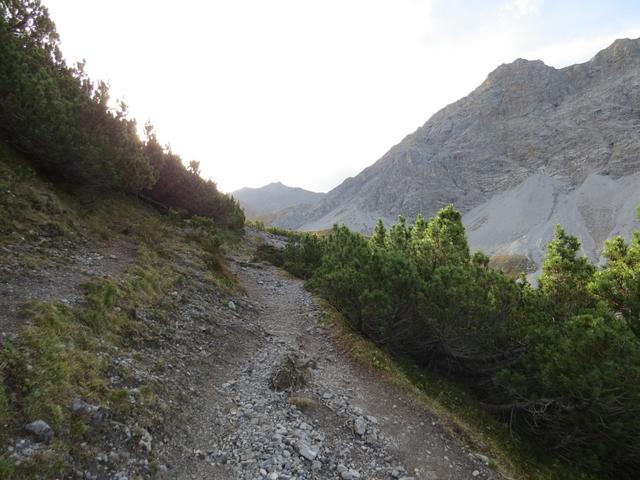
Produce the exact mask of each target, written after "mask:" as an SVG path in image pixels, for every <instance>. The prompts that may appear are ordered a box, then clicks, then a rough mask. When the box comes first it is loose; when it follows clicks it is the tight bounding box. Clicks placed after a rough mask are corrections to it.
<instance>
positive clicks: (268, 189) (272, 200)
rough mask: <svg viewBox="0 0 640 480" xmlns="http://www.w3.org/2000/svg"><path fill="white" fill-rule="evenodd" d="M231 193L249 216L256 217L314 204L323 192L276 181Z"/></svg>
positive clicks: (322, 195)
mask: <svg viewBox="0 0 640 480" xmlns="http://www.w3.org/2000/svg"><path fill="white" fill-rule="evenodd" d="M231 195H232V196H233V197H234V198H235V199H236V200H238V201H239V202H240V205H241V206H242V208H244V211H245V213H246V214H247V215H248V216H249V217H250V218H258V217H263V216H265V215H272V214H275V213H277V212H280V211H281V210H285V209H288V208H291V207H299V206H301V205H305V206H311V205H315V204H316V203H318V202H319V201H320V200H321V199H322V198H323V197H324V195H325V194H324V193H317V192H310V191H309V190H304V189H302V188H298V187H288V186H287V185H283V184H282V183H280V182H276V183H270V184H268V185H265V186H264V187H260V188H249V187H245V188H241V189H240V190H236V191H235V192H233V193H231Z"/></svg>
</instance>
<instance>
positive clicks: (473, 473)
mask: <svg viewBox="0 0 640 480" xmlns="http://www.w3.org/2000/svg"><path fill="white" fill-rule="evenodd" d="M471 475H472V476H474V477H477V476H478V475H480V472H479V471H478V470H474V471H473V472H471Z"/></svg>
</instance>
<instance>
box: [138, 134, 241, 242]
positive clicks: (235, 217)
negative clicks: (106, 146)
mask: <svg viewBox="0 0 640 480" xmlns="http://www.w3.org/2000/svg"><path fill="white" fill-rule="evenodd" d="M146 133H147V138H146V141H145V144H144V153H145V155H146V158H148V159H149V162H150V163H151V165H152V166H153V167H154V169H155V170H156V171H157V172H158V181H157V182H156V183H155V184H154V185H153V187H151V188H150V189H149V190H147V191H146V192H145V195H146V196H148V197H149V198H151V199H153V200H154V201H156V202H158V203H160V204H162V205H165V206H170V207H173V208H177V209H179V210H182V211H184V212H186V213H187V214H188V215H197V216H201V217H212V218H214V219H215V220H216V223H217V225H218V227H220V228H229V229H232V230H240V229H242V227H243V226H244V220H245V218H244V212H243V211H242V209H241V208H240V204H239V203H238V202H237V201H236V200H234V199H233V198H232V197H229V196H228V195H225V194H223V193H220V192H219V191H218V188H217V186H216V184H215V183H214V182H212V181H211V180H204V179H203V178H202V177H201V176H200V174H199V164H198V163H197V162H193V161H192V162H191V164H190V166H189V168H185V166H184V164H183V163H182V160H181V159H180V157H179V156H178V155H176V154H174V153H172V152H171V151H170V150H169V149H167V148H163V147H162V146H161V145H160V144H159V143H158V140H157V138H156V136H155V134H154V133H153V128H152V127H151V126H149V125H147V128H146Z"/></svg>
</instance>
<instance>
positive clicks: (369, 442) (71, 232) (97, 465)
mask: <svg viewBox="0 0 640 480" xmlns="http://www.w3.org/2000/svg"><path fill="white" fill-rule="evenodd" d="M0 173H1V174H2V175H1V176H0V186H1V187H2V188H1V189H0V219H2V223H1V226H0V426H1V427H2V428H1V429H0V478H1V479H3V480H4V479H25V478H85V479H86V478H92V479H99V480H102V479H110V480H111V479H120V480H122V479H125V478H143V479H152V478H187V476H188V478H198V479H200V478H202V479H205V478H206V479H210V478H214V479H215V478H220V479H222V478H224V479H230V478H236V479H243V478H247V479H248V478H251V479H253V478H291V477H292V476H293V475H296V476H297V477H298V478H300V477H301V476H304V477H305V478H309V479H312V478H313V479H333V478H336V476H337V475H341V476H342V478H358V477H357V476H356V475H357V474H360V475H361V476H362V477H363V478H373V477H374V476H375V475H377V474H378V473H379V472H385V473H387V474H388V475H387V476H389V475H392V474H395V475H396V477H397V476H398V475H405V473H407V472H408V471H411V474H412V475H415V478H424V479H429V478H434V476H436V477H438V478H443V476H447V475H456V476H471V475H472V474H473V472H476V471H477V472H478V473H477V474H478V475H480V474H482V478H496V479H497V478H501V475H500V474H499V473H497V472H496V471H494V470H493V469H491V468H489V467H488V466H487V463H488V460H487V459H486V457H484V456H482V455H480V456H478V455H473V454H472V451H471V450H470V449H469V447H467V446H465V445H464V444H463V442H461V441H460V440H459V439H457V438H456V437H455V436H453V435H452V434H451V433H450V429H452V428H453V427H452V426H451V425H449V423H448V422H447V421H443V419H441V418H440V417H438V416H437V415H436V414H435V413H433V412H432V411H430V410H429V409H428V408H425V407H424V405H422V404H420V403H419V402H417V401H416V400H415V399H414V398H413V397H412V396H410V395H408V394H406V393H405V392H404V391H402V389H400V388H398V386H397V385H394V384H393V383H392V382H390V381H389V382H388V381H384V380H381V378H380V376H379V374H378V373H377V372H376V371H375V370H371V369H370V367H369V366H366V365H362V364H357V363H353V361H352V360H353V359H352V358H351V357H350V356H349V354H348V353H347V352H345V351H344V350H343V349H342V347H341V346H340V345H339V343H338V342H337V340H336V338H335V337H334V335H333V334H334V327H335V326H334V325H332V324H330V323H327V322H326V321H325V319H326V317H327V315H328V314H327V313H326V312H325V310H323V307H321V305H319V304H318V302H317V300H315V299H314V298H313V296H312V295H311V294H310V293H308V292H307V291H305V290H304V286H303V282H302V281H300V280H296V279H293V278H291V277H290V276H286V275H284V274H282V273H281V272H280V271H279V270H278V269H276V268H274V267H271V266H269V265H266V264H263V263H256V262H255V261H254V253H255V248H256V247H257V245H258V244H259V243H260V242H262V241H265V239H266V240H267V241H268V240H269V237H268V235H266V234H259V233H256V232H251V231H250V232H249V235H248V236H247V238H246V239H244V240H242V242H241V243H239V242H235V243H234V242H227V243H226V246H225V250H226V259H223V258H222V256H221V254H220V252H219V251H218V250H217V247H215V245H216V244H217V242H213V241H211V236H210V235H211V230H210V228H211V227H210V225H208V224H207V223H206V222H205V221H204V220H202V219H196V220H188V219H180V218H176V217H175V215H162V214H160V213H158V212H157V211H155V210H154V209H153V208H152V207H150V206H149V205H147V204H145V203H143V202H140V201H139V200H138V199H137V198H135V197H133V196H126V195H121V194H114V193H112V192H97V191H94V190H91V191H71V192H69V191H64V190H61V189H60V188H58V187H56V186H55V185H53V184H51V183H49V182H47V181H45V180H44V179H42V178H40V177H38V175H37V174H36V173H35V172H34V171H33V170H32V169H31V168H30V166H29V163H28V162H27V161H26V160H25V159H24V158H21V157H20V155H18V154H16V153H15V152H12V151H11V150H10V149H7V148H3V149H2V150H0ZM218 234H220V232H217V233H216V235H218ZM236 240H237V239H236ZM279 242H282V239H280V240H279ZM229 265H230V266H229ZM229 268H230V269H231V270H230V269H229ZM232 271H233V273H232ZM290 357H294V358H300V359H302V358H304V359H309V360H313V361H314V362H315V367H314V369H313V372H312V375H311V376H310V377H307V375H305V377H307V378H308V383H307V384H306V385H300V386H298V388H296V391H289V392H282V391H274V390H273V389H272V388H270V380H269V379H270V377H271V375H272V374H273V372H274V371H276V370H277V369H278V368H279V365H280V364H281V362H282V361H283V360H286V359H287V358H290ZM354 426H355V427H354ZM354 428H355V430H354ZM407 432H412V434H411V435H407ZM474 448H475V449H477V448H482V449H483V451H485V452H486V449H487V448H488V447H486V446H485V445H484V444H483V443H482V442H480V441H479V442H477V445H476V446H474ZM417 450H419V451H420V452H421V454H420V456H415V455H414V452H415V451H417ZM261 472H264V473H261ZM267 472H269V476H268V475H267ZM342 472H344V475H342ZM394 472H395V473H394ZM348 475H351V477H349V476H348Z"/></svg>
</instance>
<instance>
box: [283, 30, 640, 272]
mask: <svg viewBox="0 0 640 480" xmlns="http://www.w3.org/2000/svg"><path fill="white" fill-rule="evenodd" d="M639 133H640V39H636V40H628V39H625V40H617V41H615V42H614V43H613V44H612V45H611V46H609V47H608V48H606V49H605V50H602V51H601V52H599V53H598V54H597V55H596V56H595V57H593V59H591V60H590V61H588V62H586V63H583V64H578V65H572V66H569V67H566V68H562V69H556V68H553V67H549V66H547V65H545V64H544V63H543V62H541V61H528V60H523V59H518V60H516V61H514V62H513V63H510V64H505V65H501V66H500V67H498V68H497V69H496V70H495V71H493V72H492V73H490V74H489V76H488V77H487V79H486V80H485V81H484V83H482V84H481V85H480V86H479V87H478V88H476V89H475V90H474V91H473V92H471V93H470V94H469V95H468V96H467V97H465V98H462V99H461V100H459V101H457V102H455V103H453V104H451V105H448V106H447V107H445V108H443V109H442V110H440V111H439V112H438V113H436V114H435V115H433V117H431V119H429V121H427V123H425V124H424V125H423V126H422V127H420V128H419V129H418V130H417V131H416V132H414V133H413V134H411V135H408V136H407V137H405V138H404V140H402V142H400V143H399V144H398V145H396V146H394V147H393V148H391V150H389V151H388V152H387V153H386V154H385V155H384V156H383V157H382V158H381V159H380V160H378V161H377V162H376V163H375V164H373V165H372V166H370V167H368V168H367V169H365V170H364V171H362V172H361V173H360V174H359V175H357V176H356V177H354V178H349V179H347V180H345V181H344V182H343V183H342V184H341V185H339V186H338V187H336V188H335V189H334V190H332V191H331V192H329V193H328V194H327V195H326V197H325V198H323V199H322V200H321V201H320V202H319V203H317V204H315V205H312V206H305V207H303V208H297V209H294V210H293V211H290V212H284V213H283V214H281V215H279V216H278V217H277V218H276V219H275V220H274V223H275V224H277V225H280V226H285V227H288V228H296V229H300V230H318V229H324V228H328V227H330V226H331V225H332V224H333V223H344V224H346V225H348V226H349V227H351V228H354V229H359V230H362V231H367V230H370V229H371V227H372V225H373V223H374V222H375V220H376V219H377V218H383V219H384V220H385V221H387V222H391V221H393V219H394V218H395V217H396V216H397V215H398V214H402V215H405V216H406V217H408V218H409V219H411V218H414V217H415V216H416V215H417V214H418V213H421V214H422V215H424V216H425V217H427V216H431V215H432V214H433V213H435V212H436V211H437V210H438V209H439V208H441V207H443V206H445V205H447V204H450V203H451V204H454V205H455V206H456V207H457V208H458V209H460V210H461V211H462V212H463V213H464V214H465V222H466V224H467V227H468V231H469V239H470V243H471V245H472V246H473V247H476V248H478V247H481V248H482V249H483V250H485V251H487V252H488V253H490V254H496V253H518V254H525V255H527V256H529V257H530V258H532V259H533V260H535V261H539V260H540V259H541V258H542V255H543V250H544V247H545V246H546V244H547V243H548V240H549V239H550V238H551V235H552V232H553V226H554V225H555V223H562V224H563V225H564V226H565V227H566V229H567V230H568V231H569V232H571V233H573V234H577V235H578V236H579V237H580V238H581V240H582V242H583V245H584V249H585V252H586V253H587V254H588V255H590V256H592V257H594V258H597V256H598V255H599V250H600V247H601V243H602V240H603V239H605V238H607V237H609V236H611V235H613V234H618V233H620V234H628V233H629V231H630V229H632V228H637V226H638V225H637V222H636V221H635V212H634V207H635V205H637V204H640V193H639V191H640V176H639V172H640V135H639Z"/></svg>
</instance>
